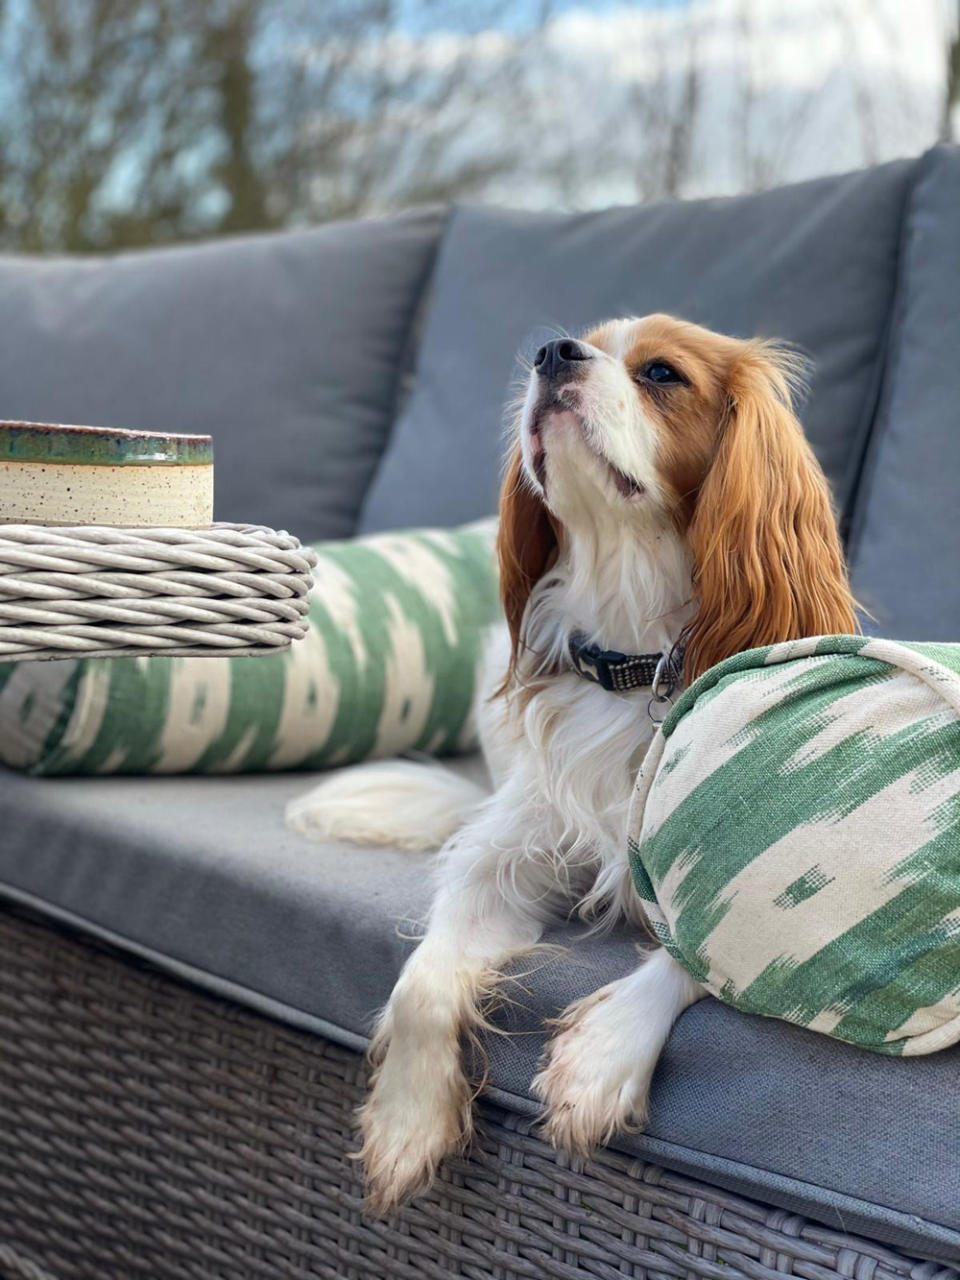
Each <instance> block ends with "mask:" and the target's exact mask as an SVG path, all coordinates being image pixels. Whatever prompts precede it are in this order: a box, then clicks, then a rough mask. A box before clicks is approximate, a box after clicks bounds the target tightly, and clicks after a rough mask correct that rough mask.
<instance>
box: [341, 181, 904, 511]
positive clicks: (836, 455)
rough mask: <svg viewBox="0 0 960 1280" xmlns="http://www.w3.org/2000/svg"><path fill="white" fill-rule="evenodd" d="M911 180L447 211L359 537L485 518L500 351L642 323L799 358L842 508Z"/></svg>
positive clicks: (812, 432) (872, 383) (502, 377)
mask: <svg viewBox="0 0 960 1280" xmlns="http://www.w3.org/2000/svg"><path fill="white" fill-rule="evenodd" d="M914 169H915V164H914V162H902V163H896V164H891V165H885V166H883V167H881V168H876V169H871V170H868V171H866V172H864V173H855V174H849V175H845V176H840V177H829V178H822V179H818V180H817V181H814V182H807V183H802V184H799V185H797V186H792V187H783V188H780V189H779V190H776V191H770V192H767V193H765V194H763V195H757V196H746V197H741V198H737V199H731V200H703V201H691V202H689V203H679V204H677V203H674V204H662V205H655V206H652V207H647V208H625V209H611V210H608V211H605V212H602V213H589V214H582V215H576V216H569V215H562V214H555V215H551V214H531V213H510V212H504V211H500V210H494V209H482V208H458V209H456V210H455V211H454V213H453V215H452V219H451V222H450V225H449V227H448V230H447V234H446V236H445V238H444V242H443V245H442V248H441V252H440V255H439V258H438V261H437V267H436V270H435V272H434V276H433V280H432V284H431V305H430V311H429V314H428V317H427V323H426V328H425V332H424V338H423V342H422V345H421V348H420V351H419V355H418V361H417V380H416V386H415V389H414V393H413V395H412V397H411V399H410V401H409V403H408V405H407V407H406V410H405V412H404V413H403V415H402V417H401V418H400V420H399V422H398V424H397V428H396V430H395V432H394V434H393V437H392V440H391V445H390V448H389V450H388V452H387V455H386V457H385V459H384V462H383V465H382V466H381V468H380V469H379V471H378V472H377V476H376V479H375V480H374V483H373V485H372V487H371V490H370V493H369V494H368V496H367V499H366V501H365V503H364V508H363V515H362V520H361V527H362V528H363V529H365V530H375V529H384V528H390V527H400V526H404V525H415V524H419V523H426V524H454V523H457V522H459V521H461V520H464V519H467V518H470V517H473V516H481V515H485V514H486V513H487V512H488V511H490V510H491V509H492V508H493V505H494V502H495V496H496V488H497V476H498V469H499V457H500V452H501V439H502V432H501V406H502V404H503V402H504V399H505V397H507V395H508V393H509V390H510V382H511V376H512V375H513V374H514V372H515V370H516V366H515V363H514V362H515V353H516V352H517V350H518V348H519V347H523V348H524V349H525V350H526V352H527V354H528V355H532V353H533V350H535V348H536V346H537V345H539V343H540V342H542V341H543V340H544V337H545V336H549V335H550V334H551V333H552V332H556V331H557V330H558V329H559V330H561V331H562V330H563V329H574V330H576V329H582V328H583V327H585V326H587V325H589V324H590V323H592V322H595V321H597V320H602V319H606V318H608V317H610V316H622V315H631V314H633V315H643V314H644V313H646V312H651V311H671V312H674V313H676V314H678V315H681V316H684V317H686V318H687V319H690V320H696V321H699V322H701V323H703V324H706V325H708V326H710V327H712V328H715V329H719V330H722V331H724V332H727V333H732V334H739V335H742V336H752V335H755V334H761V335H764V336H767V337H778V338H784V339H788V340H790V341H791V342H795V343H798V344H799V345H800V346H801V347H802V348H803V349H804V350H806V351H807V352H808V353H809V354H810V355H811V356H812V357H813V358H814V360H815V362H816V375H815V378H814V382H813V386H812V392H811V395H810V398H809V400H808V402H807V403H806V405H805V406H804V409H803V413H802V416H803V421H804V425H805V427H806V430H807V433H808V434H809V436H810V439H811V441H812V443H813V445H814V448H815V449H816V451H817V454H818V456H819V457H820V460H821V462H822V463H823V465H824V467H825V469H826V471H827V474H828V476H829V477H830V480H831V481H832V483H833V486H834V491H835V494H836V497H837V499H838V501H839V504H840V506H841V507H843V506H844V505H845V504H846V503H847V502H848V499H849V497H850V494H851V492H852V486H853V483H854V479H855V477H856V475H857V472H858V468H859V464H860V456H861V453H862V448H863V441H864V439H865V436H866V432H867V429H868V426H869V423H870V420H871V418H872V415H873V411H874V407H875V398H876V395H875V393H876V386H877V382H878V377H879V363H880V360H881V359H882V353H883V344H884V337H885V333H886V327H887V320H888V316H889V312H890V305H891V299H892V296H893V287H894V277H895V266H896V257H897V252H896V251H897V243H898V238H899V234H900V219H901V212H902V208H903V204H904V200H905V198H906V194H907V189H908V186H909V183H910V181H911V178H912V176H913V173H914Z"/></svg>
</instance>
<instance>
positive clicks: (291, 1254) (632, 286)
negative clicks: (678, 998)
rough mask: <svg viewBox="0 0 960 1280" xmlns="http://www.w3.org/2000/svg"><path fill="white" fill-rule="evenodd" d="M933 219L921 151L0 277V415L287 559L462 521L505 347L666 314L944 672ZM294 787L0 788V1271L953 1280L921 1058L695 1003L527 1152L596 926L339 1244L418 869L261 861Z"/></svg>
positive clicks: (945, 517)
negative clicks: (620, 1102) (734, 392)
mask: <svg viewBox="0 0 960 1280" xmlns="http://www.w3.org/2000/svg"><path fill="white" fill-rule="evenodd" d="M958 208H960V152H957V151H955V150H951V149H948V148H938V149H937V150H935V151H933V152H931V153H929V154H928V155H927V156H925V157H923V158H921V159H920V160H917V161H904V162H901V163H897V164H893V165H887V166H884V167H881V168H877V169H873V170H868V171H866V172H863V173H859V174H852V175H845V176H840V177H835V178H825V179H820V180H817V181H815V182H811V183H805V184H802V185H799V186H794V187H790V188H783V189H780V190H777V191H773V192H770V193H767V194H765V195H760V196H754V197H746V198H738V199H733V200H729V201H704V202H691V203H683V204H668V205H660V206H656V207H652V208H625V209H616V210H611V211H607V212H602V213H596V214H587V215H577V216H568V215H560V214H530V213H513V212H505V211H499V210H493V209H481V208H469V207H468V208H459V207H458V208H454V209H452V210H449V211H437V210H425V211H420V212H416V213H412V214H407V215H403V216H401V217H397V218H390V219H384V220H382V221H372V222H365V223H344V224H340V225H336V226H330V227H326V228H320V229H318V230H316V231H305V232H293V233H287V234H283V235H276V236H265V237H259V238H248V239H243V240H236V241H228V242H220V243H215V244H210V245H203V246H195V247H188V248H180V249H171V250H165V251H158V252H152V253H144V254H132V255H126V256H122V257H119V258H111V259H82V260H79V259H78V260H69V259H55V260H45V261H40V260H26V259H11V258H8V259H0V333H2V335H3V339H2V341H0V416H3V417H10V418H12V417H25V418H33V419H41V420H48V421H57V420H60V421H93V422H105V423H113V424H116V425H124V426H130V427H145V428H151V427H153V428H163V429H165V430H183V431H190V430H211V431H212V432H213V434H214V437H215V444H216V449H217V474H218V494H217V516H218V518H219V519H222V520H233V519H239V520H249V519H257V520H262V521H263V522H264V523H266V524H269V525H272V526H274V527H277V528H289V529H290V530H291V531H293V532H294V533H296V534H297V535H298V536H299V537H300V538H301V539H303V540H304V541H309V540H317V539H321V538H326V537H340V536H349V535H350V534H351V533H353V532H355V531H358V530H374V529H383V528H390V527H402V526H408V527H409V526H411V525H420V524H439V525H449V524H454V523H459V522H462V521H466V520H469V519H472V518H474V517H476V516H480V515H484V514H487V513H488V512H489V511H490V510H492V507H493V503H494V494H495V489H496V477H497V455H498V452H499V447H500V438H501V433H500V406H501V403H502V401H503V400H504V398H505V396H506V394H507V392H508V390H509V382H510V379H511V376H512V373H513V370H514V363H513V362H514V353H515V352H516V350H517V348H518V347H526V348H530V347H532V346H533V345H535V344H536V343H537V341H538V338H539V337H540V335H541V334H542V333H543V331H544V327H548V326H568V327H575V326H578V325H581V324H586V323H588V322H590V321H594V320H597V319H599V318H601V317H603V316H605V315H614V314H625V313H643V312H648V311H652V310H670V311H674V312H676V313H678V314H681V315H684V316H688V317H690V318H691V319H695V320H699V321H701V322H704V323H707V324H710V325H712V326H714V327H716V328H719V329H724V330H727V331H730V332H736V333H743V334H753V333H757V332H760V333H764V334H769V335H775V336H779V337H783V338H787V339H790V340H793V341H795V342H797V343H799V344H800V345H801V346H802V347H804V348H805V349H806V350H807V351H808V352H809V353H810V354H811V355H812V356H813V358H814V359H815V361H816V375H815V378H814V381H813V385H812V389H811V394H810V397H809V399H808V401H807V403H806V405H805V406H804V409H803V415H802V416H803V419H804V424H805V426H806V429H807V431H808V434H809V435H810V438H811V440H812V442H813V444H814V447H815V448H816V450H817V452H818V455H819V456H820V458H821V460H822V462H823V464H824V466H825V469H826V470H827V472H828V475H829V477H830V479H831V482H832V484H833V487H834V492H835V494H836V498H837V503H838V507H839V510H840V512H841V515H842V520H843V529H844V533H845V536H846V539H847V546H848V551H849V556H850V560H851V566H852V571H853V576H854V584H855V589H856V591H857V592H858V594H859V597H860V599H861V600H862V601H863V602H864V604H865V605H866V606H867V607H868V608H870V609H871V611H872V613H873V614H874V617H875V622H873V623H871V624H870V625H871V626H872V627H873V628H874V629H875V630H876V631H877V632H878V633H881V634H885V635H889V636H896V637H902V638H907V639H954V640H956V639H960V577H958V572H957V565H958V564H960V521H958V519H957V498H956V494H957V488H958V480H960V423H958V416H957V415H958V410H957V406H958V405H960V359H958V351H960V312H958V306H957V301H956V299H957V296H958V280H960V219H958V218H957V209H958ZM249 661H251V662H253V661H259V659H249ZM0 697H2V691H0ZM457 767H466V768H472V767H475V766H474V765H473V763H472V762H470V761H467V762H465V763H464V764H463V765H458V766H457ZM307 785H309V779H308V778H307V777H305V776H304V775H303V774H300V775H296V774H275V775H257V776H244V777H187V778H160V777H147V778H142V777H96V778H62V779H42V778H32V777H28V776H25V775H23V774H21V773H18V772H14V771H10V770H8V771H2V772H0V899H2V907H0V1096H2V1105H3V1111H2V1124H0V1276H4V1277H6V1276H10V1277H18V1278H20V1277H22V1278H24V1280H53V1278H55V1280H80V1278H82V1280H119V1278H121V1277H122V1278H123V1280H127V1278H128V1277H129V1278H133V1280H136V1278H139V1277H151V1278H152V1277H164V1278H166V1277H169V1278H171V1280H172V1278H174V1277H176V1278H178V1280H179V1278H181V1277H226V1278H229V1280H234V1278H237V1280H240V1278H241V1277H271V1278H273V1277H307V1276H323V1277H337V1278H338V1280H340V1278H341V1277H342V1278H344V1280H353V1278H358V1280H359V1278H360V1277H364V1278H370V1280H381V1278H385V1277H403V1278H404V1280H419V1278H420V1277H429V1278H431V1280H442V1278H445V1277H449V1276H463V1277H473V1278H479V1277H488V1278H490V1280H517V1278H519V1277H524V1278H525V1280H539V1278H540V1277H551V1278H553V1277H556V1278H557V1280H573V1277H579V1276H594V1277H600V1278H602V1280H611V1278H612V1277H615V1276H616V1277H620V1276H632V1277H678V1278H679V1277H709V1278H710V1280H722V1278H725V1277H731V1276H748V1277H752V1278H757V1280H759V1278H761V1277H763V1278H765V1277H772V1276H775V1275H783V1274H791V1275H796V1276H802V1277H804V1278H805V1280H827V1278H828V1277H833V1276H849V1277H856V1278H857V1280H875V1278H876V1280H889V1278H891V1277H895V1276H896V1277H900V1276H910V1277H914V1278H915V1280H935V1278H939V1280H947V1277H951V1278H952V1277H955V1276H957V1275H958V1274H960V1270H956V1269H954V1268H960V1107H958V1105H957V1099H958V1098H960V1052H958V1051H956V1050H949V1051H946V1052H943V1053H940V1054H935V1055H931V1056H930V1057H928V1058H923V1059H913V1060H909V1061H907V1060H897V1059H890V1058H886V1057H882V1056H880V1055H874V1054H868V1053H863V1052H859V1051H857V1050H855V1049H853V1048H850V1047H847V1046H844V1045H841V1044H838V1043H836V1042H833V1041H831V1040H829V1039H828V1038H826V1037H824V1036H819V1035H815V1034H813V1033H808V1032H804V1031H801V1030H799V1029H797V1028H794V1027H790V1026H788V1025H786V1024H783V1023H779V1022H776V1021H773V1020H766V1019H758V1018H751V1017H747V1016H745V1015H740V1014H738V1013H736V1012H735V1011H733V1010H731V1009H729V1008H726V1007H724V1006H721V1005H719V1004H718V1003H717V1002H715V1001H712V1000H706V1001H702V1002H700V1003H699V1004H698V1005H696V1006H694V1007H693V1008H691V1009H690V1010H688V1012H687V1013H686V1014H685V1015H684V1016H683V1017H682V1018H681V1019H680V1021H679V1022H678V1024H677V1026H676V1028H675V1030H674V1033H673V1035H672V1036H671V1038H670V1041H669V1043H668V1046H667V1049H666V1051H665V1054H664V1057H663V1060H662V1062H661V1064H660V1067H659V1068H658V1072H657V1076H656V1079H655V1083H654V1091H653V1097H652V1110H651V1121H650V1127H649V1130H648V1132H647V1133H646V1134H643V1135H625V1136H624V1137H623V1138H622V1139H618V1140H617V1142H616V1143H615V1149H610V1150H607V1151H603V1152H600V1153H598V1154H597V1156H596V1158H595V1159H594V1160H593V1161H591V1162H590V1163H589V1164H587V1165H586V1166H581V1165H579V1164H576V1163H572V1162H570V1161H568V1160H566V1159H564V1158H562V1157H558V1156H557V1155H555V1154H554V1153H553V1152H552V1150H551V1149H550V1148H549V1147H548V1146H546V1145H545V1144H544V1143H543V1142H542V1141H541V1140H540V1139H539V1138H538V1137H537V1133H536V1124H535V1121H536V1108H535V1106H534V1104H533V1103H532V1101H531V1100H530V1098H529V1093H528V1085H529V1080H530V1077H531V1074H532V1071H533V1065H534V1063H535V1061H536V1058H537V1056H538V1053H539V1049H540V1046H541V1044H542V1030H541V1024H542V1020H543V1018H544V1017H545V1016H548V1015H549V1014H552V1013H554V1012H556V1011H557V1010H558V1009H559V1008H560V1007H562V1006H563V1005H564V1004H566V1003H567V1002H568V1001H569V1000H570V999H572V998H574V997H576V996H577V995H580V994H583V993H584V992H586V991H588V990H591V989H593V988H595V987H596V986H598V985H600V983H602V982H605V981H608V980H610V979H611V978H613V977H616V976H618V975H619V974H621V973H623V972H625V971H626V970H627V969H628V968H629V967H630V966H631V965H632V964H633V963H635V942H636V940H635V939H634V938H632V937H631V936H629V934H627V933H624V932H615V933H613V934H612V935H609V936H595V937H591V938H587V939H581V940H580V941H579V942H578V944H577V945H576V946H571V947H570V948H569V949H568V950H564V951H558V952H556V953H555V954H551V955H550V956H549V957H546V958H545V959H544V962H543V963H542V964H541V965H538V966H536V967H535V968H534V969H533V971H532V972H529V973H526V974H524V975H523V976H522V977H518V980H517V982H515V983H513V984H511V987H510V991H509V993H508V994H509V1000H508V1001H506V1002H505V1003H504V1005H503V1007H502V1008H501V1010H500V1011H499V1013H498V1015H497V1016H498V1019H499V1023H500V1031H501V1032H502V1033H503V1034H497V1035H493V1036H491V1037H490V1038H489V1041H488V1044H487V1046H486V1048H487V1053H488V1057H489V1067H490V1089H489V1092H488V1095H487V1098H486V1100H485V1101H484V1103H483V1106H482V1129H481V1135H480V1138H479V1141H478V1144H477V1147H476V1148H475V1149H474V1150H473V1151H472V1152H471V1153H470V1155H469V1158H466V1159H461V1160H455V1161H451V1162H450V1163H449V1165H448V1166H447V1167H446V1168H445V1170H444V1173H443V1178H442V1182H441V1185H440V1186H439V1188H438V1189H437V1190H436V1192H435V1193H434V1194H432V1195H430V1196H427V1197H424V1198H423V1199H421V1200H419V1201H417V1202H415V1203H414V1204H412V1205H410V1206H409V1207H407V1208H405V1209H404V1210H403V1211H402V1212H400V1213H399V1214H398V1215H397V1216H396V1217H395V1218H393V1219H391V1220H388V1221H377V1220H371V1219H369V1218H366V1217H365V1216H364V1215H363V1212H362V1204H361V1194H360V1184H359V1179H358V1170H357V1166H356V1164H355V1163H354V1162H353V1161H351V1160H350V1158H349V1155H350V1152H351V1151H352V1150H353V1149H354V1148H355V1145H356V1144H355V1135H354V1126H353V1109H354V1107H355V1104H356V1102H357V1100H358V1099H359V1097H360V1096H361V1093H362V1089H363V1079H364V1064H363V1058H362V1053H361V1051H362V1049H363V1046H364V1043H365V1038H366V1035H367V1033H368V1030H369V1026H370V1017H371V1014H372V1012H373V1011H374V1010H375V1009H376V1007H377V1006H378V1005H379V1004H380V1003H381V1002H382V1001H383V999H384V998H385V996H386V994H387V993H388V991H389V989H390V986H391V984H392V982H393V980H394V978H395V976H396V973H397V971H398V969H399V966H400V964H401V963H402V961H403V958H404V956H405V955H406V954H407V952H408V950H409V948H410V946H411V945H412V943H411V938H412V937H414V936H415V935H416V932H417V929H418V922H419V921H420V920H421V919H422V917H423V912H424V908H425V905H426V902H427V899H428V894H429V877H428V875H427V860H426V859H425V858H424V857H422V856H420V855H411V854H403V853H400V852H399V851H394V850H373V849H370V850H364V849H360V850H353V851H349V850H346V849H344V848H342V847H339V848H338V847H334V846H330V847H322V846H314V845H310V844H308V843H307V842H306V841H304V840H303V839H302V838H300V837H298V836H296V835H295V834H293V833H292V832H290V831H287V830H286V829H285V828H284V825H283V821H282V815H283V809H284V805H285V804H286V802H287V801H288V800H289V799H290V798H291V797H292V796H294V795H296V794H298V793H299V792H300V791H301V790H303V789H304V787H305V786H307ZM579 932H580V931H579V930H578V928H577V927H576V926H575V925H572V924H571V925H568V926H562V927H558V928H557V930H556V931H555V933H554V934H553V935H552V938H551V940H552V941H555V942H560V943H572V942H574V941H575V937H576V935H577V934H578V933H579Z"/></svg>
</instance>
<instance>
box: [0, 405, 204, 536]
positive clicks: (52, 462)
mask: <svg viewBox="0 0 960 1280" xmlns="http://www.w3.org/2000/svg"><path fill="white" fill-rule="evenodd" d="M212 522H213V441H212V440H211V439H210V437H209V436H180V435H163V434H160V433H155V432H152V431H121V430H119V429H115V428H113V427H68V426H55V425H52V424H50V423H43V422H0V524H51V525H70V524H105V525H125V526H127V527H130V528H136V527H140V528H151V527H152V528H157V527H162V526H167V525H170V526H182V527H185V528H205V527H207V526H208V525H210V524H211V523H212Z"/></svg>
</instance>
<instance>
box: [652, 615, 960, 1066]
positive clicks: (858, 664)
mask: <svg viewBox="0 0 960 1280" xmlns="http://www.w3.org/2000/svg"><path fill="white" fill-rule="evenodd" d="M630 827H631V830H630V859H631V866H632V870H633V874H634V880H635V882H636V885H637V889H638V891H639V893H640V896H641V898H642V900H643V905H644V909H645V911H646V914H647V917H648V919H649V921H650V924H651V927H652V929H653V931H654V932H655V934H656V936H657V938H658V939H659V940H660V941H661V942H662V943H663V945H664V946H665V947H666V948H667V949H668V950H669V951H670V952H671V953H672V954H673V955H674V956H675V957H676V958H677V960H679V961H680V963H681V964H683V965H684V967H685V968H686V969H687V970H688V971H689V972H690V973H691V974H692V975H693V976H694V977H695V978H696V979H697V981H699V982H701V983H703V984H704V985H705V986H706V987H707V988H708V989H709V990H710V991H711V992H712V993H713V994H714V995H715V996H717V997H719V998H720V999H721V1000H724V1001H726V1002H727V1003H729V1004H731V1005H734V1006H735V1007H736V1008H738V1009H741V1010H744V1011H745V1012H748V1013H755V1014H765V1015H768V1016H774V1017H778V1018H784V1019H786V1020H788V1021H790V1022H794V1023H797V1024H799V1025H800V1026H803V1027H809V1028H811V1029H812V1030H815V1031H821V1032H825V1033H827V1034H829V1035H832V1036H835V1037H837V1038H838V1039H841V1040H846V1041H849V1042H850V1043H852V1044H855V1045H860V1046H862V1047H863V1048H866V1049H872V1050H875V1051H877V1052H880V1053H887V1054H903V1055H913V1054H921V1053H930V1052H933V1051H934V1050H937V1049H942V1048H944V1047H946V1046H948V1045H952V1044H954V1043H956V1042H957V1041H958V1040H960V645H948V644H900V643H895V642H893V641H889V640H874V639H865V638H863V637H860V636H826V637H814V638H812V639H809V640H802V641H796V642H792V643H789V644H780V645H774V646H772V647H769V648H765V649H755V650H751V651H750V652H748V653H743V654H739V655H738V656H736V657H734V658H730V659H729V660H727V661H726V662H722V663H720V664H718V665H717V666H715V667H713V668H712V669H711V670H710V671H708V672H706V673H705V674H704V675H703V676H701V678H700V679H699V680H697V681H696V682H695V683H694V684H693V685H692V686H691V687H690V688H689V689H688V690H686V692H685V693H684V694H683V695H682V696H681V697H680V699H679V700H678V701H677V703H676V705H675V706H674V707H673V708H672V710H671V712H670V714H669V715H668V717H667V719H666V720H665V721H664V723H663V726H662V728H661V730H660V732H658V734H657V735H656V737H655V738H654V740H653V742H652V744H651V747H650V750H649V753H648V755H647V757H646V759H645V760H644V763H643V766H642V769H641V771H640V774H639V776H638V779H637V787H636V792H635V795H634V801H633V807H632V810H631V820H630Z"/></svg>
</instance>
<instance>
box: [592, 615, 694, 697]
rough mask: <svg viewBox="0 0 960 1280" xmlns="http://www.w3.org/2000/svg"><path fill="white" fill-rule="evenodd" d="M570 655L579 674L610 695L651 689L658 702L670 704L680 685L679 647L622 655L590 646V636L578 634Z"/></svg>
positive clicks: (680, 653) (680, 661) (680, 663)
mask: <svg viewBox="0 0 960 1280" xmlns="http://www.w3.org/2000/svg"><path fill="white" fill-rule="evenodd" d="M569 652H570V661H571V662H572V663H573V669H574V671H576V673H577V675H579V676H582V677H583V679H584V680H590V681H592V682H593V683H594V684H598V685H600V687H601V688H602V689H607V690H608V691H609V692H610V693H630V692H631V691H632V690H634V689H650V690H651V692H652V694H653V697H654V698H655V699H656V700H657V701H658V702H666V701H669V699H670V697H671V696H672V694H673V692H674V690H675V689H676V687H677V685H678V684H679V683H680V675H681V668H682V665H683V654H682V650H681V648H680V646H678V645H675V646H674V648H673V649H672V650H671V651H670V652H669V653H620V652H619V650H617V649H601V648H600V646H599V645H596V644H589V643H588V642H587V639H586V636H584V635H582V634H581V633H579V632H574V634H573V635H572V636H571V637H570V641H569Z"/></svg>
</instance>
